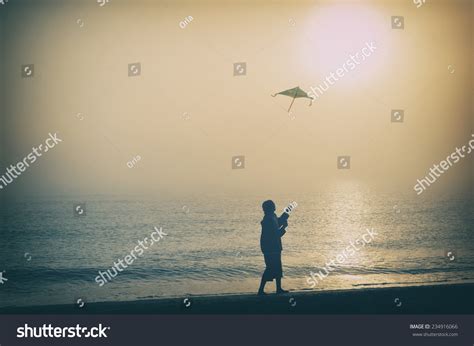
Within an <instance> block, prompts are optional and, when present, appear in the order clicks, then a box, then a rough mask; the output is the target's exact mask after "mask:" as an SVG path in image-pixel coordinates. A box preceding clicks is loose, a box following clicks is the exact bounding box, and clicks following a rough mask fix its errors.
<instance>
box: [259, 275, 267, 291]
mask: <svg viewBox="0 0 474 346" xmlns="http://www.w3.org/2000/svg"><path fill="white" fill-rule="evenodd" d="M264 276H265V273H263V274H262V280H260V287H259V289H258V294H261V295H263V294H265V292H264V290H265V283H266V281H265V280H264V279H263V277H264Z"/></svg>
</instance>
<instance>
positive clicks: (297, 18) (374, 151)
mask: <svg viewBox="0 0 474 346" xmlns="http://www.w3.org/2000/svg"><path fill="white" fill-rule="evenodd" d="M0 11H4V12H3V13H2V15H3V17H2V18H1V20H2V29H0V30H2V32H1V33H3V34H4V35H5V36H4V37H2V39H5V42H4V46H3V47H2V50H1V52H0V56H1V59H2V60H1V61H2V69H3V71H4V73H5V78H2V82H3V85H2V88H4V89H3V92H2V95H3V96H4V99H3V102H2V117H1V122H0V128H1V131H2V141H1V145H2V151H3V157H2V166H1V167H0V169H1V172H0V175H1V174H3V173H4V169H5V167H6V166H8V165H10V164H14V163H16V162H17V161H20V160H22V159H23V157H25V156H26V155H28V154H29V153H30V152H31V148H32V146H34V145H38V144H39V143H42V142H43V141H44V140H45V139H46V138H47V136H48V133H49V132H53V133H54V132H58V134H59V137H60V138H61V139H62V140H63V142H62V143H60V144H59V145H58V146H57V147H56V148H54V149H52V150H51V151H50V152H48V153H45V154H44V155H43V156H42V157H41V158H39V159H38V160H37V162H35V163H34V164H33V165H32V166H31V167H30V168H29V169H28V170H27V171H26V172H24V173H23V174H22V175H21V177H19V178H18V179H17V180H16V181H15V182H14V183H13V184H11V185H9V186H8V187H7V188H6V189H4V190H3V191H1V192H0V193H20V192H27V193H33V194H35V193H41V194H49V193H51V194H63V193H64V194H70V193H72V194H76V193H81V194H86V193H117V194H120V193H143V192H154V193H158V194H161V193H162V194H172V193H180V194H181V193H191V192H193V193H201V192H203V191H208V192H219V193H221V192H222V193H249V192H256V193H267V192H275V193H280V192H284V191H288V190H294V191H312V190H317V189H319V188H322V187H324V186H327V185H328V184H329V183H330V182H331V183H332V182H337V181H342V180H354V181H359V182H362V183H364V184H367V185H369V186H372V187H374V188H375V189H394V190H397V191H406V192H408V193H410V192H413V191H412V189H413V185H414V184H415V183H416V179H418V178H421V177H423V176H425V175H426V174H427V172H428V170H429V168H430V167H431V166H432V165H433V164H434V163H439V161H441V160H443V159H444V158H446V156H448V155H449V154H450V153H451V152H452V151H453V150H454V148H455V147H456V146H460V145H463V144H465V143H467V142H468V141H469V139H471V133H472V119H473V114H474V112H473V110H474V104H473V101H472V100H473V99H472V97H473V85H472V80H473V68H472V62H473V61H474V56H473V52H474V50H473V24H472V23H473V16H474V12H473V4H472V1H467V0H466V1H457V0H456V1H444V0H439V1H436V0H431V1H428V2H427V3H426V4H425V5H423V6H421V7H420V8H417V7H416V5H415V4H413V2H412V1H409V0H406V1H379V0H377V1H344V2H342V1H294V0H291V1H290V0H289V1H279V2H272V1H215V2H202V1H188V2H182V1H172V2H160V1H139V0H134V1H125V0H122V1H120V0H111V1H110V2H109V3H106V4H105V5H104V6H99V4H97V3H96V2H95V1H93V0H90V1H52V0H51V1H39V0H34V1H33V0H32V1H22V0H16V1H10V2H9V3H8V4H7V5H6V6H5V7H3V8H0ZM188 16H192V18H193V20H192V21H190V22H189V23H188V24H187V25H186V26H185V27H184V28H181V27H180V22H181V21H184V19H185V18H186V17H188ZM392 16H403V17H404V26H405V27H404V30H397V29H392V28H391V17H392ZM182 26H183V25H182ZM367 42H373V43H374V44H375V46H376V47H377V49H376V50H375V51H374V52H373V53H372V55H371V56H370V57H368V58H367V59H366V60H365V61H363V62H361V63H360V64H359V65H357V68H355V69H354V70H352V71H349V72H347V73H346V74H345V75H344V77H343V78H341V79H339V80H338V81H337V82H336V83H334V85H331V86H330V87H329V89H328V90H327V92H325V93H324V94H323V95H322V96H321V97H320V98H319V99H317V100H316V101H315V102H314V104H313V105H312V106H311V107H309V106H308V100H307V99H297V100H296V101H295V103H294V105H293V108H292V114H291V115H289V114H288V113H287V111H286V110H287V108H288V106H289V104H290V103H291V99H290V98H289V97H286V96H281V95H280V96H277V97H275V98H273V97H271V96H270V95H271V94H273V93H276V92H280V91H283V90H285V89H290V88H293V87H295V86H300V87H301V88H303V89H304V90H306V91H309V88H310V87H311V86H316V85H318V84H319V83H323V82H324V79H325V78H326V76H328V75H329V74H330V73H331V72H335V71H336V70H337V69H338V68H341V67H342V65H343V64H344V63H345V62H346V61H347V60H348V59H349V57H350V54H355V53H356V52H357V51H360V50H361V49H362V48H363V47H364V46H365V44H366V43H367ZM135 62H140V63H141V75H140V76H136V77H129V76H128V70H127V69H128V64H129V63H135ZM236 62H246V64H247V71H246V75H245V76H234V75H233V64H234V63H236ZM23 64H34V65H35V75H34V77H33V78H21V71H20V69H21V65H23ZM392 109H403V110H405V119H404V122H403V123H392V122H391V119H390V113H391V110H392ZM78 113H81V114H80V115H79V116H78V115H77V114H78ZM81 119H82V120H81ZM137 155H139V156H140V157H141V160H140V161H139V162H138V163H137V164H136V165H135V167H133V168H128V167H127V162H128V161H131V160H132V159H133V157H135V156H137ZM237 155H244V156H245V168H244V169H234V170H233V169H232V168H231V159H232V157H233V156H237ZM340 155H350V156H351V169H350V170H338V169H337V157H338V156H340ZM472 162H473V161H472V157H471V158H466V159H464V160H463V161H461V162H459V163H458V164H457V165H456V166H454V167H452V168H451V169H450V171H449V172H447V173H446V174H445V175H443V176H442V178H440V179H439V181H438V182H437V184H436V186H435V188H434V189H433V192H430V193H436V192H437V191H438V192H439V191H443V189H444V188H448V189H451V190H452V189H459V190H462V189H466V188H468V187H469V186H472V169H473V164H472ZM470 179H471V180H470Z"/></svg>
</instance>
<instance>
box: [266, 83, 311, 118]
mask: <svg viewBox="0 0 474 346" xmlns="http://www.w3.org/2000/svg"><path fill="white" fill-rule="evenodd" d="M277 95H286V96H291V97H293V101H291V104H290V108H288V113H289V112H290V109H291V106H293V102H295V99H296V98H298V97H305V98H308V99H310V100H311V101H310V103H309V105H310V106H311V105H312V104H313V98H312V97H311V96H309V95H308V94H307V93H306V92H305V91H304V90H303V89H301V88H300V87H299V86H297V87H296V88H293V89H288V90H285V91H282V92H279V93H276V94H273V95H272V97H275V96H277Z"/></svg>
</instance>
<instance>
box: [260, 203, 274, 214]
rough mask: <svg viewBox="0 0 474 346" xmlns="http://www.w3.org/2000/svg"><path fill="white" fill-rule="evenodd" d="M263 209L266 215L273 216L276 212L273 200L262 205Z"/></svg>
mask: <svg viewBox="0 0 474 346" xmlns="http://www.w3.org/2000/svg"><path fill="white" fill-rule="evenodd" d="M262 209H263V212H264V213H265V215H269V214H273V213H274V212H275V210H276V207H275V203H273V201H272V200H268V201H265V202H263V203H262Z"/></svg>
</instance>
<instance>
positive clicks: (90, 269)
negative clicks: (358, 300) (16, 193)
mask: <svg viewBox="0 0 474 346" xmlns="http://www.w3.org/2000/svg"><path fill="white" fill-rule="evenodd" d="M426 194H427V193H426ZM269 198H272V199H273V200H274V201H275V203H276V205H277V214H280V213H281V212H282V210H283V209H284V207H286V206H287V205H289V204H290V203H294V202H296V204H297V207H296V208H295V209H294V210H293V211H292V213H291V216H290V218H289V226H288V229H287V233H286V234H285V235H284V236H283V238H282V242H283V253H282V261H283V272H284V277H283V287H284V288H286V289H290V290H295V291H311V290H312V291H325V290H341V289H349V290H355V289H364V288H369V287H370V288H377V287H390V286H392V287H393V286H411V285H435V284H451V283H468V282H474V241H473V240H474V233H473V215H474V213H473V211H474V209H473V203H472V202H473V200H472V196H471V195H465V196H444V197H443V196H441V197H440V196H437V197H436V198H431V199H430V198H428V197H418V196H416V194H415V193H413V194H411V195H399V194H396V193H380V192H375V191H371V190H368V189H361V188H355V189H354V188H350V189H344V188H341V189H335V190H332V191H320V192H314V193H300V194H297V195H285V196H283V195H275V196H263V195H261V196H260V195H254V196H245V195H239V196H227V197H226V196H219V195H216V196H192V197H191V196H187V197H181V198H161V197H159V196H111V195H108V196H105V195H84V196H80V197H78V196H72V197H71V196H43V197H38V196H34V197H28V198H26V197H25V198H15V200H12V201H11V202H9V203H8V204H5V205H3V206H2V213H1V215H2V219H1V220H2V222H1V223H0V227H1V242H0V244H1V245H0V271H1V272H2V277H3V278H5V279H7V280H8V281H3V284H0V307H6V306H33V305H50V304H78V302H81V303H80V304H87V303H88V302H100V301H114V302H118V301H134V300H142V299H158V298H166V297H182V298H183V299H184V298H185V297H190V296H195V295H226V294H242V293H256V291H257V289H258V286H259V282H260V277H261V274H262V272H263V270H264V267H265V266H264V261H263V256H262V253H261V251H260V244H259V240H260V232H261V226H260V221H261V219H262V209H261V204H262V202H263V201H264V200H266V199H269ZM155 227H156V228H158V229H160V228H161V229H162V231H163V232H164V233H165V234H166V235H165V236H163V237H162V238H161V239H160V240H159V241H158V242H155V243H154V244H153V245H151V246H148V248H147V249H146V250H143V253H142V254H141V256H137V255H136V256H135V257H136V258H134V259H133V261H132V263H130V264H128V265H127V267H126V268H123V270H122V271H119V272H118V274H117V275H116V276H115V277H114V278H112V279H111V280H109V281H108V282H107V283H105V284H104V285H102V286H100V285H99V284H98V282H97V281H96V278H97V276H98V275H99V272H105V271H106V270H107V269H109V270H110V269H111V267H112V266H113V265H114V262H116V261H118V260H119V259H122V260H123V259H124V258H125V256H127V255H129V254H130V253H131V252H132V250H133V249H135V247H136V246H137V245H138V244H139V243H138V242H139V241H143V240H144V239H145V237H150V235H151V233H152V232H153V231H154V229H155ZM367 229H372V230H373V231H375V232H376V235H375V236H374V238H373V239H372V240H371V242H370V243H367V244H366V245H365V246H363V247H360V248H359V249H358V250H357V251H353V252H351V255H347V253H346V257H345V259H344V261H340V262H338V261H336V259H337V258H338V255H341V254H343V252H344V249H346V248H347V247H348V246H350V244H351V242H352V243H354V242H355V241H356V240H357V239H359V238H360V237H361V236H362V235H363V234H365V233H366V231H367ZM135 254H136V252H135ZM128 259H129V262H130V257H129V258H128ZM331 260H334V261H336V265H335V266H334V267H333V270H332V271H330V273H329V275H327V276H326V277H325V278H324V279H323V280H319V281H318V282H317V285H316V286H315V287H311V286H310V285H309V284H308V281H307V280H308V277H309V275H310V273H311V272H312V271H313V272H316V271H318V270H321V269H322V268H323V267H324V266H325V265H326V263H327V262H328V261H331ZM274 290H275V287H274V284H273V283H268V284H267V287H266V291H267V292H269V293H270V292H274Z"/></svg>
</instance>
